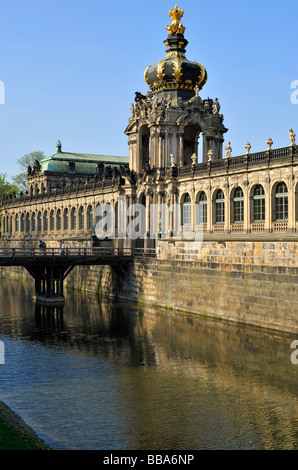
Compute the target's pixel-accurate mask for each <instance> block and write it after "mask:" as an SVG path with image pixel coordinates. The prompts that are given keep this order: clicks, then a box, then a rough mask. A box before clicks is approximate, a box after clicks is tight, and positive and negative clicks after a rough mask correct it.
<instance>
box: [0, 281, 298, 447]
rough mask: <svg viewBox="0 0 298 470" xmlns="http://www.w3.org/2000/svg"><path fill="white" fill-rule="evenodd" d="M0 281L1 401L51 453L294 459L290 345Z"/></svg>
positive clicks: (296, 416) (279, 338) (275, 336)
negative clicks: (240, 452) (258, 452)
mask: <svg viewBox="0 0 298 470" xmlns="http://www.w3.org/2000/svg"><path fill="white" fill-rule="evenodd" d="M0 282H1V285H0V340H1V341H2V342H3V343H4V345H5V364H2V365H0V400H2V401H4V402H5V403H6V404H7V405H9V406H10V407H11V408H12V409H13V410H14V411H16V412H17V413H18V414H19V415H20V416H21V417H22V418H23V419H24V420H25V421H26V422H27V423H28V424H29V425H31V426H32V427H33V428H34V430H35V431H36V432H37V433H38V434H39V435H40V437H42V438H43V439H44V440H45V441H46V442H47V443H48V444H49V445H51V446H52V447H53V448H54V449H86V450H87V449H95V450H108V449H109V450H111V449H115V450H116V449H121V450H138V449H143V450H179V449H184V450H199V449H276V450H277V449H296V450H297V449H298V398H297V391H298V365H294V364H292V363H291V360H290V359H291V354H292V352H293V350H292V349H291V347H290V345H291V342H292V341H293V340H295V339H298V338H296V337H295V335H288V334H282V333H277V332H273V333H272V332H268V331H262V330H258V329H253V328H248V327H247V328H245V327H240V326H235V325H231V324H227V323H226V324H225V323H221V322H214V321H211V320H210V319H209V320H208V319H206V318H204V317H198V316H193V315H190V316H188V315H184V314H179V313H177V312H168V311H163V310H161V309H156V308H152V307H150V306H149V307H144V306H142V307H138V306H137V305H135V304H124V303H115V302H111V301H109V300H100V299H98V298H97V297H96V296H92V295H84V294H82V293H78V292H73V291H67V292H66V295H67V298H66V305H65V307H64V308H63V310H55V309H48V310H47V311H46V310H45V309H43V308H39V307H36V306H35V304H34V302H33V300H32V293H33V285H32V283H31V282H27V281H25V280H17V279H12V278H5V277H3V276H2V277H1V278H0ZM198 295H199V294H198Z"/></svg>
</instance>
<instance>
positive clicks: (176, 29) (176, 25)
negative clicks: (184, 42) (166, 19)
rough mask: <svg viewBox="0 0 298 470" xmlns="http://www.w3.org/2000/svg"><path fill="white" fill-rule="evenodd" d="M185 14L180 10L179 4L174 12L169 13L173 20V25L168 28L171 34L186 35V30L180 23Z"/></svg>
mask: <svg viewBox="0 0 298 470" xmlns="http://www.w3.org/2000/svg"><path fill="white" fill-rule="evenodd" d="M183 14H184V11H183V10H181V9H180V8H178V7H177V4H176V6H175V8H174V9H173V10H170V11H169V16H170V17H171V19H172V24H171V25H170V26H169V25H167V27H166V29H167V31H168V33H169V34H177V33H178V34H184V31H185V29H186V28H185V27H184V26H183V25H182V24H181V23H180V20H181V18H182V16H183Z"/></svg>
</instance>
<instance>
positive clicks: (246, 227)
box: [1, 5, 298, 246]
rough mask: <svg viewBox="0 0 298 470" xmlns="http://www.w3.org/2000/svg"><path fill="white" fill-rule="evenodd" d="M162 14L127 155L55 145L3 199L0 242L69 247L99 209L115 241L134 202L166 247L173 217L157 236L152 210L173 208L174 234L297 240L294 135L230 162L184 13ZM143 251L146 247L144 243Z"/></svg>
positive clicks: (87, 232) (134, 108) (84, 236)
mask: <svg viewBox="0 0 298 470" xmlns="http://www.w3.org/2000/svg"><path fill="white" fill-rule="evenodd" d="M169 16H170V17H171V20H172V23H171V25H168V26H167V27H166V29H167V32H168V36H167V38H166V40H165V41H164V44H165V46H166V56H165V57H164V59H162V60H161V61H159V62H157V63H156V64H153V65H151V66H149V67H147V68H146V70H145V73H144V78H145V82H146V84H147V85H148V87H149V90H148V91H147V93H146V94H145V95H143V94H142V93H138V92H137V93H136V96H135V102H134V103H132V104H131V109H130V117H129V122H128V125H127V128H126V129H125V134H126V135H127V138H128V145H129V157H128V158H127V157H117V156H104V155H86V154H77V153H70V152H65V151H64V149H63V148H62V144H61V143H60V142H59V141H58V143H57V147H56V153H55V154H54V155H52V156H51V157H48V158H45V159H44V160H42V161H41V163H38V162H36V164H35V165H34V166H33V167H32V168H31V167H29V168H28V190H27V191H26V193H25V194H20V195H15V197H11V198H6V199H4V200H3V201H2V206H1V210H2V234H1V236H2V238H3V239H5V240H7V241H9V242H13V241H20V240H22V241H24V240H26V239H27V240H28V241H31V242H32V243H33V242H34V243H36V242H37V241H38V240H39V239H43V240H45V241H47V242H50V241H53V242H55V243H56V242H57V241H58V240H60V239H64V240H66V241H68V242H69V243H71V244H73V245H74V244H75V243H80V242H82V241H87V242H88V241H90V242H91V241H92V240H93V241H94V239H95V237H94V228H95V226H96V223H97V218H96V208H97V206H98V205H100V204H103V203H105V204H110V205H111V207H112V208H113V209H114V211H115V218H116V220H115V229H116V232H115V233H116V236H117V233H118V232H117V231H118V230H120V227H118V225H117V221H118V214H119V198H122V201H123V200H125V205H126V207H127V208H128V207H129V206H130V205H131V204H133V203H139V204H143V205H144V206H145V207H146V210H147V211H146V220H145V230H144V234H145V236H147V237H148V236H149V238H150V235H149V234H150V231H151V232H152V224H155V227H156V226H158V236H162V237H164V238H168V239H171V237H173V236H174V235H175V234H174V226H175V220H174V218H175V217H177V214H175V213H172V214H171V215H170V220H169V227H168V229H167V231H165V230H164V229H163V226H162V214H163V213H162V210H161V209H160V211H157V213H156V220H153V222H152V217H151V216H150V210H149V208H150V206H151V205H152V204H156V205H158V207H160V208H162V207H164V206H163V205H165V206H168V207H169V206H172V205H174V204H176V205H178V207H181V213H180V214H178V216H179V226H180V229H181V233H182V234H183V233H185V231H186V230H191V231H195V228H196V226H197V225H198V224H199V223H202V224H203V229H204V233H205V234H206V235H207V234H208V236H212V234H223V235H224V234H225V235H227V234H237V235H238V237H239V238H241V237H243V239H245V238H247V237H248V234H258V235H261V234H263V235H266V234H272V233H283V234H289V233H295V232H297V229H298V197H297V183H298V168H297V163H298V150H297V146H296V142H295V133H294V131H293V130H292V129H290V131H289V142H288V146H286V147H284V148H279V149H274V148H273V142H272V139H271V138H270V137H269V138H268V140H267V142H266V146H267V147H265V144H264V150H263V151H260V152H258V153H251V151H250V149H251V146H250V144H249V142H247V143H246V145H245V151H244V154H243V155H239V156H232V149H231V144H230V142H226V143H224V137H225V133H226V132H227V130H228V129H227V128H226V127H225V124H224V116H223V114H221V112H220V104H219V101H218V99H217V98H215V99H214V100H212V99H202V98H201V97H200V91H201V90H202V88H203V87H204V85H205V84H206V82H207V71H206V69H205V68H204V67H203V66H202V65H201V64H199V63H198V62H196V61H190V60H188V59H187V58H186V55H185V54H186V46H187V44H188V41H187V39H186V38H185V36H184V33H185V27H184V26H183V25H182V23H181V18H182V16H183V10H181V9H179V8H178V7H177V5H176V7H175V8H174V9H172V10H170V12H169ZM199 139H200V150H201V152H202V162H200V163H198V140H199ZM123 198H124V199H123ZM197 208H200V210H199V211H198V210H197ZM121 210H123V207H122V209H121ZM128 217H129V216H128ZM198 218H200V220H198ZM176 222H177V221H176ZM155 234H156V233H155ZM153 238H154V237H153ZM138 243H139V246H142V242H140V240H139V241H138ZM146 243H147V245H145V246H154V245H152V244H151V245H150V243H152V240H151V241H150V243H149V244H148V241H147V242H146Z"/></svg>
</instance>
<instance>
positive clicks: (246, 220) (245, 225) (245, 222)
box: [243, 181, 250, 232]
mask: <svg viewBox="0 0 298 470" xmlns="http://www.w3.org/2000/svg"><path fill="white" fill-rule="evenodd" d="M244 186H245V187H244V188H243V197H244V201H243V216H244V220H243V230H244V231H245V232H248V231H249V227H250V200H249V191H248V181H245V185H244Z"/></svg>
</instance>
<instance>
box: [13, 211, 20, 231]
mask: <svg viewBox="0 0 298 470" xmlns="http://www.w3.org/2000/svg"><path fill="white" fill-rule="evenodd" d="M14 224H15V225H14V229H15V232H18V231H19V214H16V216H15V220H14Z"/></svg>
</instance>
